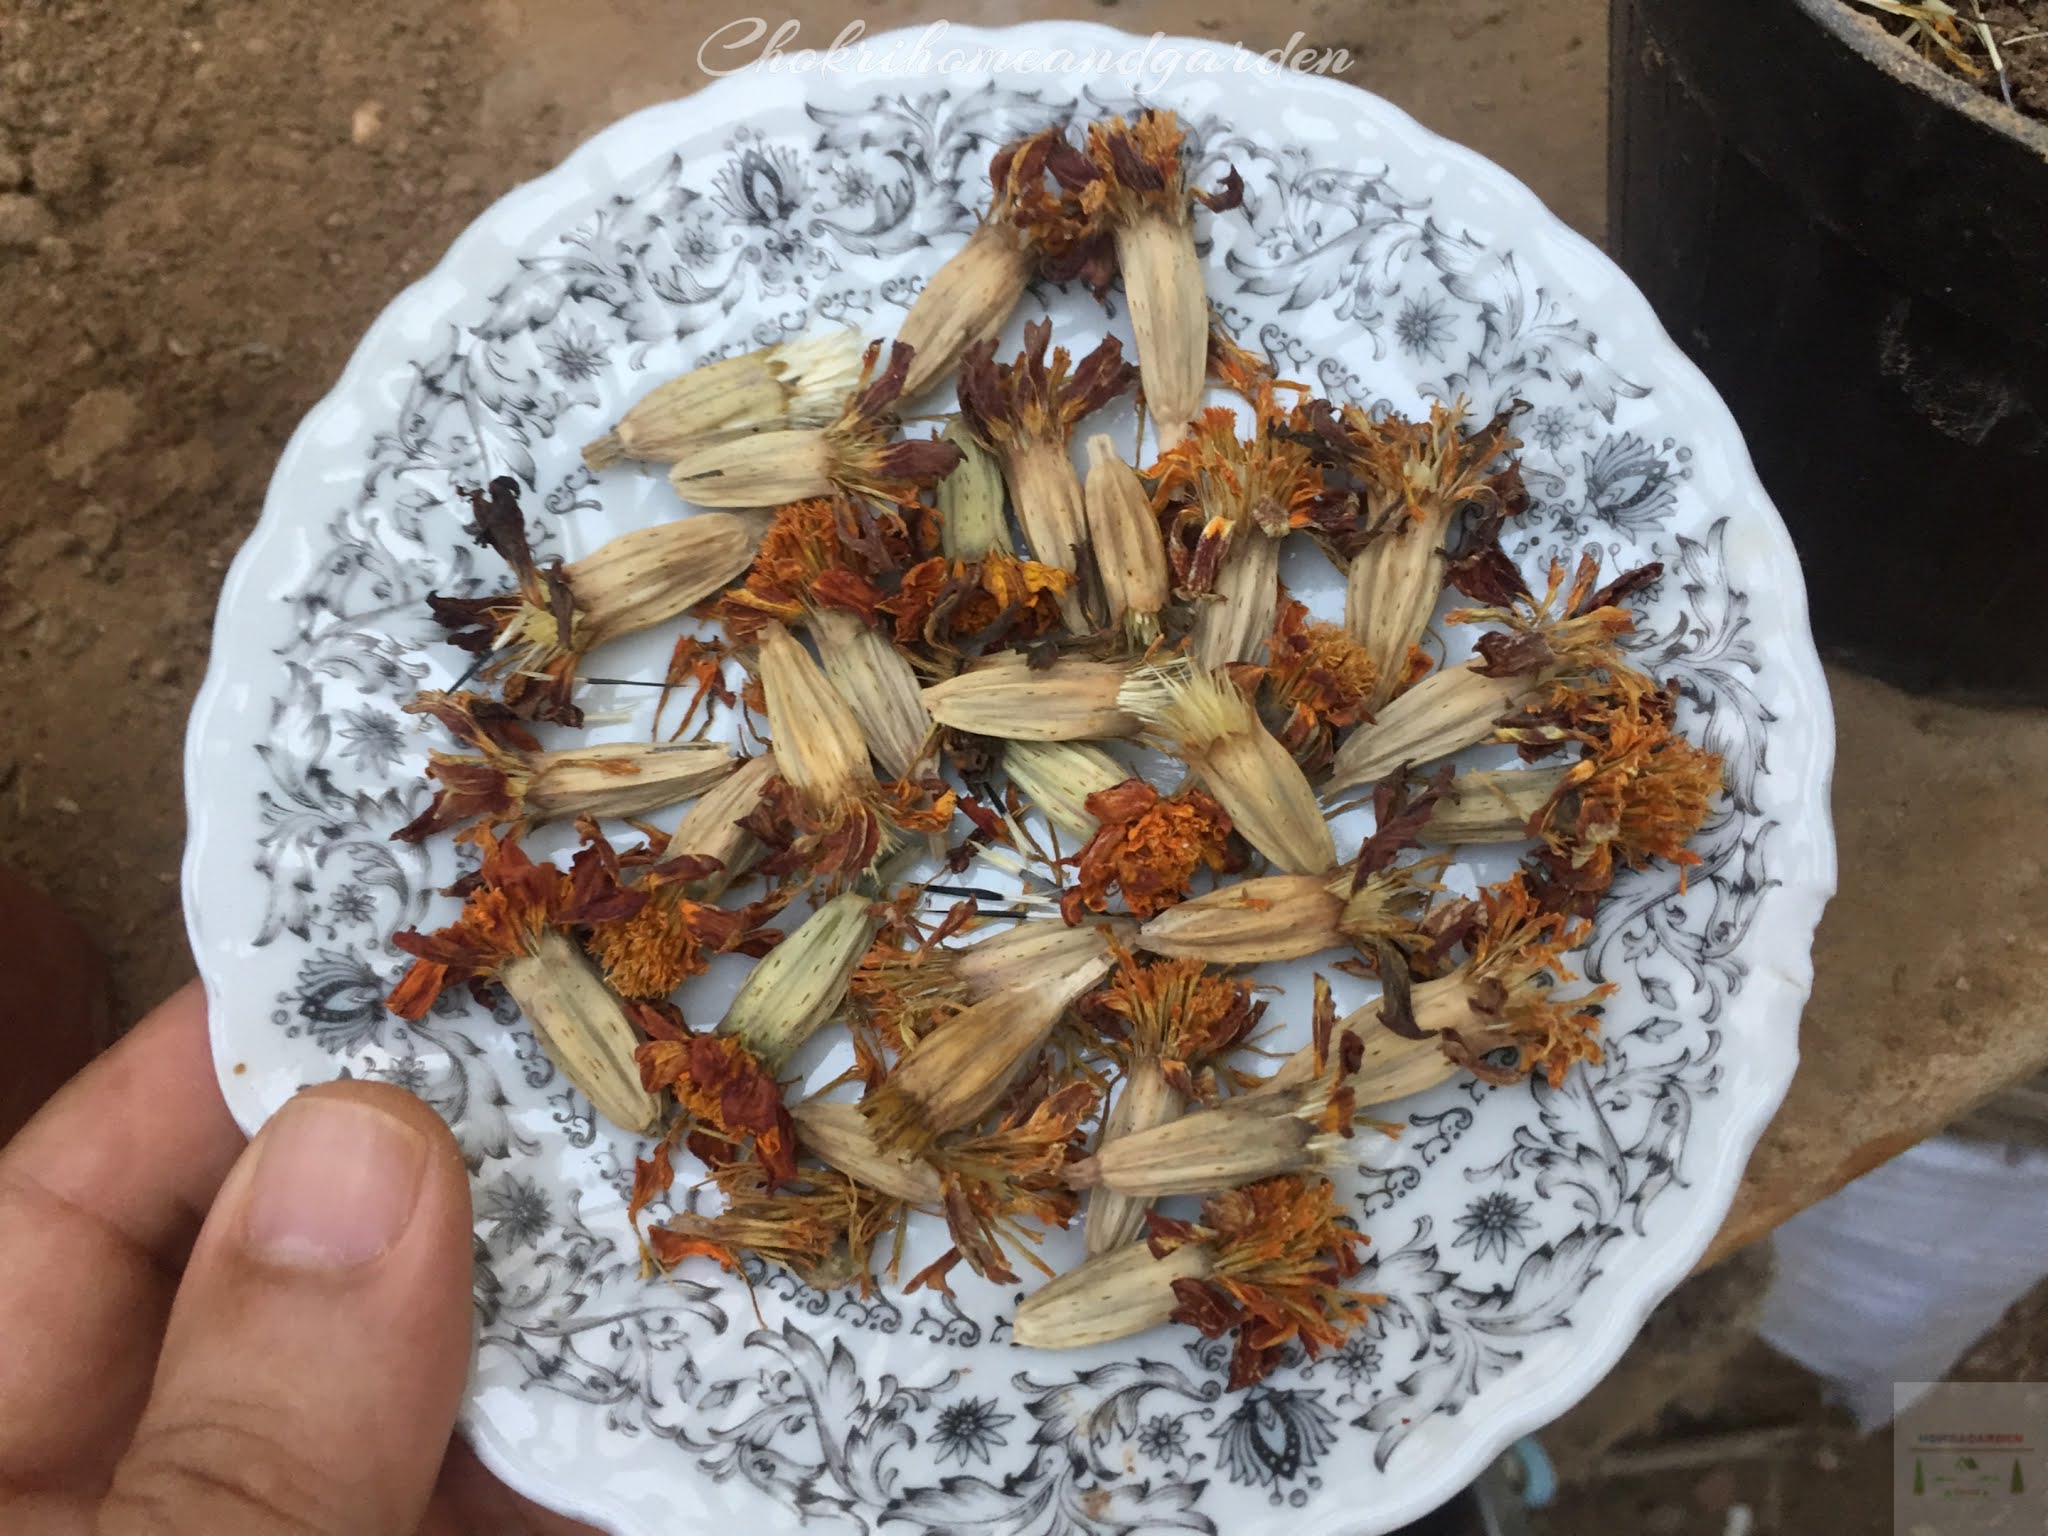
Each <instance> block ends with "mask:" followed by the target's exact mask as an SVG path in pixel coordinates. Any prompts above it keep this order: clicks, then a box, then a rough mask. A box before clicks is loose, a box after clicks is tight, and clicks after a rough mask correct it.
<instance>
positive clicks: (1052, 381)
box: [960, 320, 1137, 511]
mask: <svg viewBox="0 0 2048 1536" xmlns="http://www.w3.org/2000/svg"><path fill="white" fill-rule="evenodd" d="M1048 347H1051V348H1052V351H1051V358H1050V360H1048V358H1047V355H1046V349H1047V348H1048ZM1135 382H1137V370H1136V369H1135V368H1133V367H1132V366H1131V365H1130V364H1129V363H1127V362H1125V361H1124V353H1123V343H1122V342H1121V341H1119V340H1117V338H1116V337H1114V336H1105V337H1104V338H1103V339H1102V340H1101V341H1100V342H1099V343H1098V344H1097V345H1096V347H1095V350H1094V351H1092V352H1090V353H1089V354H1088V355H1087V356H1086V357H1084V358H1082V359H1081V360H1080V362H1079V363H1076V362H1075V361H1074V358H1073V354H1071V353H1070V352H1068V351H1067V349H1066V348H1065V347H1052V322H1051V321H1050V320H1034V321H1033V322H1032V323H1031V324H1029V325H1027V326H1025V327H1024V348H1023V350H1022V351H1021V352H1019V353H1018V354H1017V360H1016V361H1015V362H1014V363H998V362H997V361H996V360H995V344H994V342H993V341H990V342H985V343H983V344H982V345H980V346H978V347H976V348H973V349H972V350H970V352H969V353H968V355H967V358H966V359H965V360H964V361H963V362H962V364H961V367H960V413H961V417H962V419H963V420H964V421H965V422H966V424H967V426H968V427H969V429H970V430H972V431H973V433H974V435H975V436H976V437H977V438H979V439H980V440H981V441H982V442H983V443H985V444H987V445H988V446H989V447H990V448H992V449H993V450H994V451H995V453H996V455H997V456H998V457H999V458H1001V459H1003V460H1004V461H1005V462H1006V463H1007V462H1008V461H1009V460H1010V459H1011V458H1013V457H1014V456H1015V455H1016V454H1017V453H1018V452H1019V451H1020V450H1022V449H1024V448H1027V447H1035V446H1038V445H1041V444H1051V445H1053V446H1055V447H1059V448H1062V449H1064V448H1065V447H1066V446H1067V443H1068V442H1069V440H1070V439H1071V438H1072V437H1073V435H1074V428H1075V427H1076V426H1077V425H1079V423H1080V421H1081V418H1082V417H1084V416H1088V415H1090V414H1092V413H1093V412H1095V411H1099V410H1100V409H1102V407H1103V406H1105V405H1107V404H1109V402H1110V401H1112V400H1114V399H1115V398H1116V397H1117V396H1118V395H1121V394H1123V393H1124V392H1125V391H1126V390H1128V389H1129V388H1130V387H1131V385H1132V384H1134V383H1135ZM1012 489H1013V491H1014V487H1013V488H1012ZM1020 511H1021V508H1020Z"/></svg>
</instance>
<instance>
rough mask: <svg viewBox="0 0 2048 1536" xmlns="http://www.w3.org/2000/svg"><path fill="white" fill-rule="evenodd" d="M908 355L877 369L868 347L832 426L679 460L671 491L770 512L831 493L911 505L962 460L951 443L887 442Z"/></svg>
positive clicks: (763, 437) (750, 438)
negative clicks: (769, 509)
mask: <svg viewBox="0 0 2048 1536" xmlns="http://www.w3.org/2000/svg"><path fill="white" fill-rule="evenodd" d="M911 356H912V352H911V348H909V347H908V346H905V345H904V344H902V343H901V342H898V343H896V344H894V345H893V346H891V347H890V349H889V360H888V362H887V363H886V364H885V365H880V366H878V363H879V360H880V357H881V343H880V342H876V343H873V344H872V345H870V346H869V348H868V350H867V353H866V354H865V356H864V357H863V358H862V360H861V372H860V378H859V380H858V381H857V382H856V384H855V386H854V389H853V391H852V393H851V394H849V395H848V396H847V399H846V404H845V406H844V407H843V409H842V410H841V411H840V413H839V416H838V418H837V419H836V420H835V421H833V422H832V424H831V425H830V426H826V427H820V428H814V429H804V430H796V431H781V432H756V433H752V434H750V435H747V436H743V437H735V438H730V439H727V440H724V441H714V442H711V443H708V444H706V445H704V446H702V447H694V448H691V449H689V450H687V451H686V452H684V453H683V454H681V455H680V456H679V457H678V458H677V459H676V461H675V463H674V465H673V466H672V467H671V468H670V470H669V483H670V484H671V485H673V486H674V487H675V489H676V494H678V495H679V496H681V497H682V498H683V499H684V500H685V501H692V502H695V503H697V504H698V505H700V506H707V507H772V506H781V505H782V504H783V503H785V502H791V501H803V500H806V499H809V498H812V497H824V496H831V495H834V494H835V493H843V494H845V495H849V496H854V497H861V498H865V499H867V500H870V501H879V502H889V503H892V504H894V505H897V506H912V505H915V504H916V502H917V500H918V497H919V493H920V492H921V491H923V490H924V489H925V488H926V487H928V486H931V485H933V484H935V483H936V482H937V481H938V480H939V479H940V478H941V477H942V476H944V475H945V474H946V473H947V472H948V471H949V470H951V469H952V467H953V466H954V464H955V463H957V462H958V460H959V450H958V449H956V448H954V447H953V445H952V444H951V443H946V442H940V441H937V440H934V439H892V438H891V435H890V434H891V433H892V432H893V431H894V429H895V425H896V416H895V408H896V403H897V399H898V397H899V396H900V395H901V394H902V393H903V386H904V382H905V380H906V379H907V377H908V376H909V371H910V364H911Z"/></svg>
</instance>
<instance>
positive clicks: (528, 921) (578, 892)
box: [386, 827, 646, 1019]
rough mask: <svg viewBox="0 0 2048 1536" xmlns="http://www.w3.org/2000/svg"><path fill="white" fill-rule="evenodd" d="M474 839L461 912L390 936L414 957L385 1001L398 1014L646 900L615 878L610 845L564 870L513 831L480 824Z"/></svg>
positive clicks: (419, 1012)
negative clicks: (502, 832)
mask: <svg viewBox="0 0 2048 1536" xmlns="http://www.w3.org/2000/svg"><path fill="white" fill-rule="evenodd" d="M476 843H477V846H478V847H479V848H480V849H481V850H482V852H483V862H482V864H481V866H480V867H479V868H478V870H477V873H476V875H475V877H474V880H473V883H472V884H471V886H470V889H469V894H468V897H467V899H466V900H465V901H464V902H463V906H462V912H461V915H460V916H458V917H457V918H456V920H455V921H454V922H452V923H450V924H449V925H448V926H447V927H445V928H442V929H440V930H438V931H437V932H434V933H421V932H419V930H417V929H407V930H406V931H405V932H403V933H397V934H393V935H392V939H391V942H392V943H394V944H396V945H397V946H398V947H399V948H400V949H402V950H404V951H405V952H406V953H407V954H409V955H411V956H413V957H414V959H413V963H412V966H411V967H410V968H409V969H408V970H407V971H406V973H405V975H404V976H403V977H401V978H400V979H399V983H398V985H397V986H396V987H394V988H393V989H392V992H391V996H390V997H389V998H388V999H387V1000H386V1001H387V1006H389V1007H390V1009H391V1011H392V1012H393V1013H395V1014H397V1015H398V1016H399V1017H400V1018H402V1019H418V1018H423V1017H425V1015H426V1012H427V1010H428V1009H429V1008H431V1007H432V1006H433V1005H434V1002H435V1000H436V999H437V998H438V997H439V996H440V995H441V993H442V991H443V990H444V989H445V988H447V987H450V986H453V985H455V984H457V983H459V982H465V981H470V980H473V979H480V980H489V979H490V978H492V977H493V976H495V975H496V974H497V973H498V972H499V970H501V969H502V968H503V966H504V965H505V963H506V962H508V961H511V960H515V959H519V958H521V957H525V956H531V955H533V954H535V953H537V952H538V950H539V947H540V941H541V939H542V938H543V936H545V935H547V934H549V933H559V932H561V931H563V930H565V929H568V928H572V927H575V926H576V925H578V924H584V923H598V922H604V921H606V920H607V919H612V918H618V917H625V916H630V915H631V914H632V913H634V912H636V911H638V910H639V908H640V905H641V903H642V902H644V901H645V900H646V897H645V895H644V894H643V893H641V892H638V891H632V890H628V889H626V887H624V886H623V885H621V884H620V882H619V869H618V863H617V860H616V858H615V857H613V856H612V853H611V850H610V848H609V847H605V846H601V845H592V846H588V847H585V848H584V849H583V850H582V851H581V852H579V853H578V854H577V855H576V857H575V859H574V860H573V861H572V862H571V864H570V866H569V868H567V869H563V868H561V867H560V866H558V865H555V864H552V863H535V862H534V861H533V860H532V859H530V858H528V857H527V856H526V850H525V849H523V848H521V847H520V846H519V839H518V837H517V836H516V835H512V836H506V837H504V838H500V837H498V836H497V835H496V834H495V833H493V832H492V831H491V830H490V829H489V828H488V827H483V828H479V829H478V831H477V836H476Z"/></svg>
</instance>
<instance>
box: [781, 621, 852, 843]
mask: <svg viewBox="0 0 2048 1536" xmlns="http://www.w3.org/2000/svg"><path fill="white" fill-rule="evenodd" d="M760 642H761V650H760V657H759V661H758V663H757V665H758V668H759V672H760V677H761V692H762V696H763V698H764V699H765V701H766V704H767V712H768V729H769V731H770V732H771V733H772V735H773V737H774V742H775V761H776V763H777V764H778V765H779V766H780V768H781V772H782V777H783V778H784V779H786V780H788V782H789V783H791V784H793V785H795V786H796V788H797V789H798V790H799V791H801V792H802V793H803V794H804V795H805V797H806V798H808V799H809V800H811V801H812V802H813V803H814V804H816V805H817V806H819V807H821V808H824V807H830V806H837V805H841V804H845V803H848V802H854V801H858V800H860V799H862V798H863V797H864V793H865V791H866V789H867V786H868V785H869V784H871V783H872V782H873V780H874V775H873V774H872V773H870V772H869V770H868V766H867V760H868V744H867V737H866V736H864V735H863V734H862V733H861V728H860V721H859V719H858V718H857V717H856V716H855V715H854V712H853V708H852V706H851V705H849V704H848V703H847V702H846V700H845V699H844V698H843V697H841V696H840V694H839V692H838V690H837V689H835V688H834V687H833V686H832V683H831V680H830V679H829V678H828V677H827V676H826V675H825V672H824V670H823V669H822V668H821V667H820V666H819V665H818V663H817V662H816V661H814V660H813V659H812V658H811V653H810V652H809V651H807V650H805V649H804V647H803V645H802V643H801V642H799V641H798V640H797V639H796V637H795V636H794V635H792V634H790V632H789V631H788V630H786V629H784V628H783V627H782V626H781V625H780V624H773V623H771V624H766V625H763V626H762V629H761V635H760Z"/></svg>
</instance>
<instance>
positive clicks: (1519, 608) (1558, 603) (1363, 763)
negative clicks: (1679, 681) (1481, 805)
mask: <svg viewBox="0 0 2048 1536" xmlns="http://www.w3.org/2000/svg"><path fill="white" fill-rule="evenodd" d="M1662 571H1663V567H1662V566H1661V565H1654V564H1652V565H1646V566H1640V567H1638V568H1637V569H1635V570H1633V571H1628V572H1625V573H1624V574H1622V575H1621V576H1619V577H1617V578H1616V579H1615V580H1614V581H1612V582H1610V583H1609V584H1608V585H1607V586H1605V587H1600V588H1598V589H1597V590H1596V589H1595V585H1594V584H1595V583H1596V582H1597V581H1598V579H1599V572H1600V562H1599V557H1598V556H1597V555H1596V554H1594V553H1592V552H1591V551H1588V552H1587V553H1586V554H1585V555H1584V556H1582V557H1581V559H1580V561H1579V568H1578V570H1577V572H1576V573H1575V574H1574V576H1573V578H1572V583H1571V586H1570V588H1569V589H1566V588H1565V584H1564V583H1565V568H1564V565H1563V563H1562V562H1557V563H1554V564H1553V565H1552V566H1551V568H1550V583H1549V588H1548V590H1547V591H1546V592H1545V594H1544V596H1543V597H1542V598H1540V599H1538V598H1535V597H1533V596H1531V597H1526V598H1524V599H1522V600H1520V601H1518V602H1517V603H1516V604H1515V606H1513V607H1511V608H1465V609H1460V610H1459V611H1458V612H1456V613H1453V614H1452V615H1451V621H1452V622H1453V623H1460V624H1475V623H1485V624H1498V625H1500V626H1502V627H1501V628H1500V629H1497V630H1495V631H1493V632H1491V633H1488V634H1484V635H1481V636H1480V637H1479V641H1478V648H1479V654H1478V655H1477V656H1475V657H1473V658H1472V660H1470V661H1469V662H1466V663H1465V664H1464V665H1463V666H1458V667H1450V668H1447V669H1445V670H1444V671H1441V672H1434V673H1431V674H1430V675H1429V676H1428V677H1426V678H1424V679H1423V680H1422V681H1421V682H1420V683H1417V684H1416V685H1415V686H1414V687H1413V688H1411V689H1409V690H1408V691H1407V692H1406V693H1404V694H1402V695H1401V696H1400V697H1399V698H1397V699H1395V700H1394V701H1393V703H1391V704H1389V705H1388V706H1387V707H1386V708H1385V709H1384V710H1382V711H1381V712H1380V714H1379V716H1378V718H1377V719H1375V720H1374V721H1373V723H1372V724H1371V725H1368V726H1364V727H1361V728H1360V729H1359V730H1357V731H1355V732H1353V733H1352V735H1351V737H1350V739H1349V740H1347V741H1346V742H1345V743H1344V744H1343V746H1341V747H1339V748H1338V749H1337V754H1336V756H1335V758H1334V759H1333V760H1332V761H1331V764H1330V775H1329V778H1328V780H1327V781H1326V782H1325V784H1324V787H1323V792H1324V793H1325V794H1326V795H1332V794H1337V793H1340V792H1341V791H1343V790H1345V789H1349V788H1351V787H1353V786H1355V785H1358V784H1364V783H1369V782H1372V781H1374V780H1378V779H1381V778H1384V777H1385V776H1386V775H1387V774H1389V773H1391V772H1393V771H1394V770H1395V769H1397V768H1399V767H1400V766H1401V765H1402V764H1403V763H1428V762H1434V761H1435V760H1436V759H1438V758H1440V757H1448V756H1449V755H1450V754H1451V753H1453V752H1457V751H1461V750H1462V749H1464V748H1466V747H1470V746H1476V745H1477V744H1478V743H1480V742H1483V741H1487V740H1489V739H1510V740H1512V739H1516V738H1515V737H1513V736H1511V735H1507V734H1506V733H1505V731H1504V730H1503V729H1502V728H1501V722H1502V721H1503V719H1504V717H1506V716H1508V715H1511V714H1513V713H1514V712H1515V711H1517V710H1532V709H1536V708H1538V707H1539V706H1545V705H1549V706H1554V707H1559V708H1562V707H1564V706H1568V705H1569V704H1570V703H1571V702H1572V701H1573V700H1574V699H1577V698H1598V697H1612V698H1614V699H1616V700H1617V701H1619V703H1620V704H1621V705H1622V706H1624V707H1635V706H1637V705H1639V704H1640V703H1641V701H1643V700H1646V699H1649V698H1651V697H1653V696H1654V695H1656V694H1657V692H1658V689H1657V685H1656V684H1655V683H1654V682H1652V681H1651V680H1650V679H1649V678H1647V677H1645V676H1643V674H1642V673H1640V672H1638V671H1637V670H1636V669H1635V668H1634V667H1632V666H1630V665H1629V664H1628V663H1627V662H1626V661H1625V660H1623V659H1622V652H1621V647H1620V639H1621V637H1622V636H1623V635H1625V634H1627V633H1628V632H1629V631H1630V630H1632V629H1634V628H1635V616H1634V615H1633V614H1631V613H1630V612H1629V610H1628V609H1627V608H1624V607H1622V606H1621V600H1622V599H1623V598H1624V597H1626V596H1627V595H1628V594H1629V593H1631V592H1633V591H1636V590H1638V589H1640V588H1641V587H1644V586H1647V585H1649V584H1650V583H1651V582H1653V581H1655V580H1656V579H1657V577H1658V576H1659V575H1660V574H1661V573H1662ZM1566 712H1569V711H1568V710H1567V711H1566ZM1559 739H1562V738H1559Z"/></svg>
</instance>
